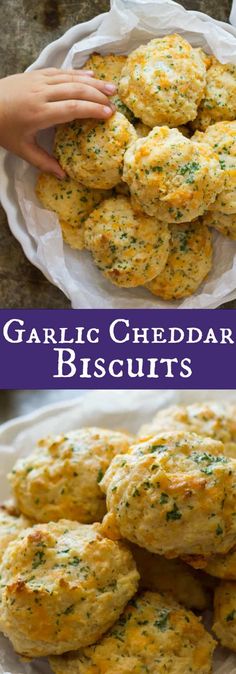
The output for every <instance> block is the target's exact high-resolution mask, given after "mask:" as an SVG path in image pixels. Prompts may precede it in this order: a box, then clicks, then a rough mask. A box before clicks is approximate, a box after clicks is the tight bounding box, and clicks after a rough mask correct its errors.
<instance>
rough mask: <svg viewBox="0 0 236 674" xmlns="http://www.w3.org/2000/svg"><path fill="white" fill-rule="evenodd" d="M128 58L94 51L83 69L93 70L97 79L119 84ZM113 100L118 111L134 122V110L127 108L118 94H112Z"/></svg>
mask: <svg viewBox="0 0 236 674" xmlns="http://www.w3.org/2000/svg"><path fill="white" fill-rule="evenodd" d="M126 60H127V56H124V55H123V54H105V55H104V56H102V54H97V53H96V52H94V54H91V56H90V57H89V59H88V60H87V61H86V63H85V65H84V66H83V69H85V70H93V72H94V75H95V77H96V78H97V79H99V80H106V81H107V82H113V84H116V86H118V84H119V81H120V76H121V72H122V69H123V67H124V65H125V63H126ZM111 100H112V102H113V103H114V104H115V106H116V108H117V110H118V112H122V114H123V115H125V117H127V119H128V120H129V121H130V122H134V119H135V117H134V114H133V112H132V111H131V110H129V108H127V105H125V104H124V103H123V102H122V100H121V99H120V97H119V96H118V94H115V95H114V96H112V97H111Z"/></svg>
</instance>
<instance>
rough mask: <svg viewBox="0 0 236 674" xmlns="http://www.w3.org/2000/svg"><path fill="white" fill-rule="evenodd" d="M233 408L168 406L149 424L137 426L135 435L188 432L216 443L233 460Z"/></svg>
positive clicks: (235, 434)
mask: <svg viewBox="0 0 236 674" xmlns="http://www.w3.org/2000/svg"><path fill="white" fill-rule="evenodd" d="M235 416H236V405H235V403H231V402H226V401H225V402H224V401H217V400H209V401H206V402H199V403H192V404H191V405H172V406H171V407H166V408H165V409H163V410H159V411H158V412H157V414H155V416H154V418H153V419H152V421H151V422H150V423H149V424H144V425H143V426H141V428H140V430H139V433H138V435H139V436H140V437H147V436H148V435H156V433H159V432H160V431H188V432H191V433H197V435H202V436H203V437H209V438H213V439H214V440H220V441H221V442H222V443H223V445H224V447H223V451H224V454H225V455H226V456H231V457H232V458H234V459H236V420H235Z"/></svg>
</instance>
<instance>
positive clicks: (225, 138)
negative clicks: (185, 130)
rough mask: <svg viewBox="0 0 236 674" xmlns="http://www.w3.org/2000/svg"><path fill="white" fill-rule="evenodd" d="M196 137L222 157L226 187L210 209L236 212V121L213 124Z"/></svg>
mask: <svg viewBox="0 0 236 674" xmlns="http://www.w3.org/2000/svg"><path fill="white" fill-rule="evenodd" d="M194 139H195V140H196V141H197V142H199V143H208V144H209V145H210V146H211V147H212V149H213V150H214V152H217V154H218V155H219V157H220V166H221V170H222V172H223V178H224V188H223V190H222V191H221V192H220V193H219V194H218V196H217V198H216V200H215V201H214V203H213V204H211V205H210V206H209V210H210V211H214V212H217V213H218V212H219V211H220V213H225V214H226V215H232V214H234V215H235V214H236V121H234V122H218V123H217V124H212V126H209V128H208V129H207V130H206V131H205V133H201V132H200V131H198V132H196V133H195V135H194Z"/></svg>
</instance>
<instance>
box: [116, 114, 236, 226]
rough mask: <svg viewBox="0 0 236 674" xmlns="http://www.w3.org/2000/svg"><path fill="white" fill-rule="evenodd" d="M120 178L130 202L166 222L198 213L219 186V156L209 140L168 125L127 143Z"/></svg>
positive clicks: (220, 173)
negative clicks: (191, 136) (200, 140)
mask: <svg viewBox="0 0 236 674" xmlns="http://www.w3.org/2000/svg"><path fill="white" fill-rule="evenodd" d="M123 179H124V181H125V182H127V183H128V185H129V188H130V192H131V195H132V203H133V206H134V208H137V209H141V210H143V211H145V212H146V213H148V214H149V215H155V216H156V217H157V218H158V219H159V220H161V221H163V220H164V221H165V222H168V223H181V222H190V221H192V220H194V219H195V218H197V217H198V216H199V215H202V214H203V213H204V211H206V210H208V209H209V206H210V204H211V203H212V202H214V201H215V199H216V197H217V194H218V193H219V192H220V191H221V190H222V189H223V187H224V178H223V173H222V170H221V167H220V161H219V157H218V155H217V154H216V153H215V152H213V150H212V149H211V148H210V146H209V145H206V144H203V143H197V142H194V141H192V140H191V139H188V138H185V137H184V136H183V134H182V133H180V131H178V129H169V128H168V127H167V126H162V127H155V128H154V129H152V131H151V132H150V133H149V135H148V136H147V137H146V138H139V139H138V140H137V141H135V142H134V143H132V144H131V145H130V147H129V148H128V150H127V151H126V153H125V158H124V173H123Z"/></svg>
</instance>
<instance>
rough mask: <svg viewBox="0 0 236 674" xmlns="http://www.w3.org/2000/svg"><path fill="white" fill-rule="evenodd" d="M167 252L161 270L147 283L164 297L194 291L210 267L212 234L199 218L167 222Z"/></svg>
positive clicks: (187, 295)
mask: <svg viewBox="0 0 236 674" xmlns="http://www.w3.org/2000/svg"><path fill="white" fill-rule="evenodd" d="M170 233H171V240H170V254H169V256H168V258H167V261H166V265H165V267H164V269H163V270H162V272H161V273H160V274H158V276H156V278H154V279H153V280H152V281H149V283H147V284H146V287H147V288H148V290H150V291H151V292H152V293H153V294H154V295H158V296H159V297H161V298H163V299H164V300H175V299H179V298H181V297H189V295H193V293H194V292H195V290H197V288H198V287H199V286H200V285H201V283H202V281H203V280H204V279H205V278H206V276H207V275H208V274H209V272H210V270H211V267H212V253H213V250H212V235H211V232H210V230H209V228H208V227H206V226H205V225H203V224H201V222H200V221H199V220H195V221H193V222H189V223H184V224H182V225H170Z"/></svg>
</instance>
